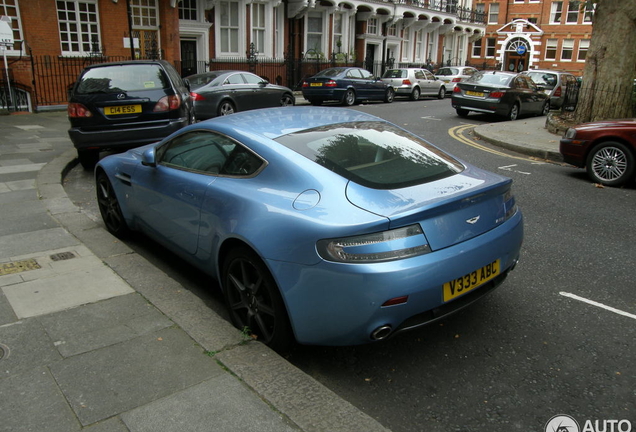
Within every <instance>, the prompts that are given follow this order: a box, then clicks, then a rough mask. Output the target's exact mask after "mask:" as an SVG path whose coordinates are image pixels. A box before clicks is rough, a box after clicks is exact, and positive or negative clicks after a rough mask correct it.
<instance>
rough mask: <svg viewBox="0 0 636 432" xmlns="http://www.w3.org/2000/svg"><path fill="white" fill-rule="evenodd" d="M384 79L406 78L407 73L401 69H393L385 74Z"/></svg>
mask: <svg viewBox="0 0 636 432" xmlns="http://www.w3.org/2000/svg"><path fill="white" fill-rule="evenodd" d="M382 78H406V71H405V70H401V69H391V70H388V71H386V72H384V75H382Z"/></svg>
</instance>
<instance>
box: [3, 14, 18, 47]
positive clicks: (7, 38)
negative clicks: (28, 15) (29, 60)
mask: <svg viewBox="0 0 636 432" xmlns="http://www.w3.org/2000/svg"><path fill="white" fill-rule="evenodd" d="M14 43H15V40H14V39H13V29H12V28H11V18H10V17H8V16H2V17H1V18H0V45H3V46H10V47H12V46H13V44H14Z"/></svg>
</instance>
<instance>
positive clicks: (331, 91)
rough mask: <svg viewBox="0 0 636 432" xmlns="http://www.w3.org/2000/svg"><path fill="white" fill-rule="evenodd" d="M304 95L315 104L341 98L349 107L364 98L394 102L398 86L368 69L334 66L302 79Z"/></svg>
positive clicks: (341, 101) (339, 100)
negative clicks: (383, 79)
mask: <svg viewBox="0 0 636 432" xmlns="http://www.w3.org/2000/svg"><path fill="white" fill-rule="evenodd" d="M303 96H304V97H305V99H307V100H308V101H309V103H311V104H312V105H321V104H322V103H323V102H325V101H338V102H340V103H342V104H343V105H348V106H350V105H353V104H355V103H356V102H357V101H362V100H380V101H384V102H388V103H391V102H393V98H394V97H395V89H394V88H393V87H391V86H390V85H388V84H387V83H385V82H384V81H382V80H381V79H380V78H376V77H375V76H373V75H372V74H371V72H369V71H368V70H366V69H362V68H357V67H333V68H329V69H325V70H323V71H320V72H318V73H317V74H316V75H314V76H312V77H311V78H307V79H306V80H305V81H304V82H303Z"/></svg>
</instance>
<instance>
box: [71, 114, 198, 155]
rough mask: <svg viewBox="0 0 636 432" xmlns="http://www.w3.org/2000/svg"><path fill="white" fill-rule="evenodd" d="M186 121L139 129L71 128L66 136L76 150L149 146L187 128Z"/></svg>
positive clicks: (171, 121)
mask: <svg viewBox="0 0 636 432" xmlns="http://www.w3.org/2000/svg"><path fill="white" fill-rule="evenodd" d="M187 124H188V119H187V118H183V119H176V120H167V121H161V122H157V123H156V124H151V125H150V126H148V125H147V123H144V124H143V125H140V127H126V128H118V129H105V130H95V131H93V130H91V131H87V130H84V129H82V128H79V127H71V128H70V129H69V130H68V135H69V137H70V138H71V141H72V142H73V145H74V146H75V148H76V149H78V150H89V149H95V150H97V149H99V150H109V149H117V148H119V149H121V148H131V147H139V146H142V145H145V144H151V143H153V142H157V141H160V140H162V139H163V138H165V137H167V136H168V135H170V134H171V133H173V132H176V131H178V130H179V129H181V128H182V127H184V126H187Z"/></svg>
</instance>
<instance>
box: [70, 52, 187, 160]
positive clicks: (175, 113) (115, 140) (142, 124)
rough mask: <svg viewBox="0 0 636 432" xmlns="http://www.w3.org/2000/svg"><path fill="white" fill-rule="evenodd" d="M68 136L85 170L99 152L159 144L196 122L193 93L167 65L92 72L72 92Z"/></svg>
mask: <svg viewBox="0 0 636 432" xmlns="http://www.w3.org/2000/svg"><path fill="white" fill-rule="evenodd" d="M68 118H69V120H70V123H71V128H70V129H69V131H68V134H69V137H70V138H71V141H72V142H73V145H74V146H75V148H76V149H77V156H78V158H79V161H80V163H81V164H82V166H83V167H84V168H85V169H88V170H90V169H92V168H93V167H94V166H95V163H97V161H98V160H99V152H100V151H103V150H111V149H118V148H123V149H125V148H131V147H136V146H140V145H144V144H149V143H152V142H156V141H159V140H161V139H162V138H165V137H166V136H168V135H170V134H171V133H172V132H175V131H177V130H179V129H181V128H182V127H183V126H186V125H189V124H191V123H193V122H194V120H195V117H194V108H193V106H192V100H191V98H190V89H189V88H188V85H187V83H186V82H185V81H184V80H183V79H181V77H180V76H179V74H178V73H177V71H176V70H175V68H174V67H173V66H172V65H170V63H168V62H167V61H165V60H135V61H124V62H114V63H101V64H95V65H91V66H88V67H86V68H85V69H84V70H83V71H82V72H81V73H80V75H79V77H78V78H77V81H76V83H75V85H74V86H73V89H72V90H71V93H70V97H69V103H68Z"/></svg>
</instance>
